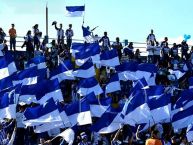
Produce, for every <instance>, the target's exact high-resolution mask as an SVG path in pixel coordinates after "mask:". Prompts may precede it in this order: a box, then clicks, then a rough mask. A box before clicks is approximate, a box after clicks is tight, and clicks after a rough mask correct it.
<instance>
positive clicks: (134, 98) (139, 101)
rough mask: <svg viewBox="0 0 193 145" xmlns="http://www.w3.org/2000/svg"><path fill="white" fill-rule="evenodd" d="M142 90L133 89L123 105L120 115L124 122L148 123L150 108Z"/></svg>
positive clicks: (133, 123) (133, 124)
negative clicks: (132, 92) (133, 91)
mask: <svg viewBox="0 0 193 145" xmlns="http://www.w3.org/2000/svg"><path fill="white" fill-rule="evenodd" d="M145 97H146V96H145V92H144V90H138V91H135V93H134V94H132V95H131V96H130V97H129V99H128V100H127V102H126V103H125V105H124V108H123V111H122V117H123V118H124V123H125V124H130V125H132V126H135V124H141V123H148V122H149V118H150V117H151V112H150V109H149V107H148V105H147V103H146V98H145Z"/></svg>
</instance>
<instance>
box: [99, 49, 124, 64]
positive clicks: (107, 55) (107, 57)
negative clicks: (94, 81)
mask: <svg viewBox="0 0 193 145" xmlns="http://www.w3.org/2000/svg"><path fill="white" fill-rule="evenodd" d="M100 64H101V65H102V66H109V67H115V66H118V65H120V62H119V57H118V53H117V50H116V49H112V50H106V51H104V52H103V53H102V54H101V55H100Z"/></svg>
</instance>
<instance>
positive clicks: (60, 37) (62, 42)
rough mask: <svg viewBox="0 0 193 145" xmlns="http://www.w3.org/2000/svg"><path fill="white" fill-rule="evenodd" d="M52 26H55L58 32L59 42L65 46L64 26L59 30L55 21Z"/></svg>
mask: <svg viewBox="0 0 193 145" xmlns="http://www.w3.org/2000/svg"><path fill="white" fill-rule="evenodd" d="M52 25H54V26H55V29H56V30H57V41H58V45H59V44H64V30H63V29H62V24H60V28H58V27H57V26H56V25H57V23H56V22H55V21H54V22H53V23H52Z"/></svg>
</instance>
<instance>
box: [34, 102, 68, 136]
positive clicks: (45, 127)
mask: <svg viewBox="0 0 193 145" xmlns="http://www.w3.org/2000/svg"><path fill="white" fill-rule="evenodd" d="M55 104H56V105H57V108H58V111H59V114H60V117H61V121H57V122H49V123H43V124H41V125H37V126H34V132H36V133H42V132H46V131H49V130H51V129H54V128H66V127H70V126H71V124H70V121H69V119H68V116H67V115H66V112H65V110H64V108H63V107H62V105H61V104H60V103H59V102H58V101H57V102H55Z"/></svg>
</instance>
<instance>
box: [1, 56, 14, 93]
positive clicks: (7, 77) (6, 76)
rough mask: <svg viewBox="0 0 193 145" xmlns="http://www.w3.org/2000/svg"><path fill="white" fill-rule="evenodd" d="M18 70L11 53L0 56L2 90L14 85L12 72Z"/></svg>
mask: <svg viewBox="0 0 193 145" xmlns="http://www.w3.org/2000/svg"><path fill="white" fill-rule="evenodd" d="M16 71H17V68H16V66H15V62H14V61H13V57H12V56H11V54H10V53H7V54H6V55H5V56H3V57H0V90H3V89H6V88H8V87H11V86H13V84H12V74H13V73H15V72H16Z"/></svg>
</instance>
